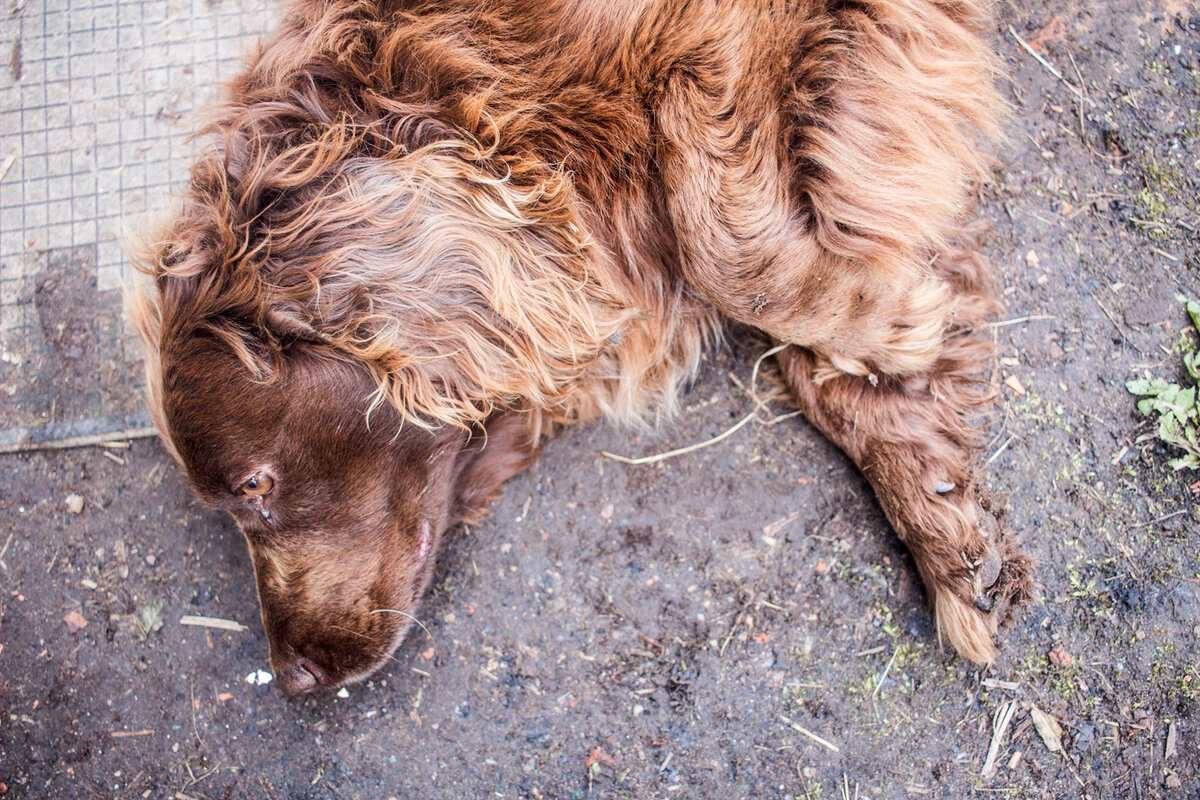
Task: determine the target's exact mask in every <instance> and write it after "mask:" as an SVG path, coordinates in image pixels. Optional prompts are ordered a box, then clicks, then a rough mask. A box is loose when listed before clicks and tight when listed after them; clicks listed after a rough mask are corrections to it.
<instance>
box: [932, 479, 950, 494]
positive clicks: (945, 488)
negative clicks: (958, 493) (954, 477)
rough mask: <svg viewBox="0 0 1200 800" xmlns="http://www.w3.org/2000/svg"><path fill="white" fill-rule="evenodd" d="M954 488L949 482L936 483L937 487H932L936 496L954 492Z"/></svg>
mask: <svg viewBox="0 0 1200 800" xmlns="http://www.w3.org/2000/svg"><path fill="white" fill-rule="evenodd" d="M954 486H955V484H953V483H951V482H950V481H938V482H937V486H934V487H933V490H934V491H935V492H937V493H938V494H945V493H946V492H951V491H954Z"/></svg>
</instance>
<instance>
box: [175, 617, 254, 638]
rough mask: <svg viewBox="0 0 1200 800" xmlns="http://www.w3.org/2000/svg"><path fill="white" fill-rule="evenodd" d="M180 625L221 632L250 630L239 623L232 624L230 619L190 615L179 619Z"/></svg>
mask: <svg viewBox="0 0 1200 800" xmlns="http://www.w3.org/2000/svg"><path fill="white" fill-rule="evenodd" d="M179 624H180V625H195V626H197V627H200V628H219V629H221V630H223V631H236V632H238V633H241V632H242V631H248V630H250V629H249V628H248V627H246V626H245V625H243V624H241V623H240V622H234V621H233V620H231V619H219V618H217V617H196V616H193V615H191V614H184V615H183V616H182V617H180V618H179Z"/></svg>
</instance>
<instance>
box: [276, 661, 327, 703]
mask: <svg viewBox="0 0 1200 800" xmlns="http://www.w3.org/2000/svg"><path fill="white" fill-rule="evenodd" d="M275 669H276V674H275V677H276V679H277V680H278V681H279V688H280V689H283V691H284V694H286V695H287V696H288V697H295V696H296V695H301V694H308V693H309V692H311V691H312V690H313V689H316V688H318V687H328V686H329V685H330V684H329V680H328V675H327V674H326V672H325V670H323V669H321V668H320V667H318V666H317V665H316V664H315V663H313V662H312V661H309V660H308V659H307V658H304V657H303V656H295V657H294V658H285V659H279V663H277V664H276V665H275Z"/></svg>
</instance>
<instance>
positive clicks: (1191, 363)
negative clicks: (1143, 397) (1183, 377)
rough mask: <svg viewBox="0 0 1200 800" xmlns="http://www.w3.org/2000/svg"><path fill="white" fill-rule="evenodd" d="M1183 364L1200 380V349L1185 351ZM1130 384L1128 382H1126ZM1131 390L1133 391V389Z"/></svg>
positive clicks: (1190, 373)
mask: <svg viewBox="0 0 1200 800" xmlns="http://www.w3.org/2000/svg"><path fill="white" fill-rule="evenodd" d="M1183 366H1184V367H1185V368H1186V369H1187V371H1188V375H1191V376H1192V378H1194V379H1195V380H1198V381H1200V350H1197V351H1196V352H1194V353H1185V354H1184V356H1183ZM1126 386H1128V384H1126ZM1130 391H1133V390H1132V389H1131V390H1130ZM1133 393H1134V394H1140V392H1133Z"/></svg>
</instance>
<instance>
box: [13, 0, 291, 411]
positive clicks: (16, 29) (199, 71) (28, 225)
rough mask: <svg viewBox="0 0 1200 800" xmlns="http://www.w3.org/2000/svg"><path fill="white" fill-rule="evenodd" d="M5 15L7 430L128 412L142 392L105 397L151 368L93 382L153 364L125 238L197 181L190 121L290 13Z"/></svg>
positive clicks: (24, 0)
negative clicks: (190, 177)
mask: <svg viewBox="0 0 1200 800" xmlns="http://www.w3.org/2000/svg"><path fill="white" fill-rule="evenodd" d="M0 2H3V7H0V48H3V49H2V50H0V55H2V56H3V57H4V59H5V61H6V62H7V66H6V68H4V69H2V71H0V173H2V174H0V429H3V428H11V427H12V426H13V425H26V426H27V425H39V424H45V423H50V422H54V421H62V420H64V419H66V418H68V417H69V416H71V415H75V416H103V415H111V414H123V413H126V412H128V411H131V410H132V408H131V407H130V406H133V405H135V404H136V402H137V401H136V392H133V391H128V387H110V388H113V391H107V392H106V391H97V390H96V387H95V384H96V382H97V381H98V382H99V383H101V384H102V383H103V382H104V380H105V379H108V380H113V381H117V382H122V383H124V382H128V381H129V380H133V379H131V378H130V376H131V375H135V374H136V370H135V369H129V370H115V371H114V370H109V371H108V372H107V373H106V374H105V375H100V376H93V375H90V374H88V370H85V369H80V368H78V367H79V364H80V363H90V364H95V365H99V364H109V363H121V364H126V365H129V364H134V362H137V361H139V360H140V358H141V356H140V346H139V345H138V344H137V343H136V341H135V340H134V339H133V337H132V336H131V333H130V331H129V330H128V326H127V325H126V324H125V323H124V321H123V319H122V314H121V302H120V289H121V287H122V285H123V284H124V283H125V282H127V281H128V280H130V279H131V278H132V277H133V275H132V268H130V267H128V266H127V265H126V263H125V258H124V256H123V252H122V246H121V239H122V236H123V234H124V232H125V231H127V230H129V229H130V228H131V227H136V226H137V225H138V224H139V219H140V218H142V217H144V215H145V214H146V212H147V211H152V210H154V209H158V208H162V207H164V206H166V205H168V204H169V202H170V196H171V194H172V193H173V192H177V191H178V190H179V189H180V188H181V187H182V185H183V184H184V183H185V181H186V178H187V169H188V165H189V162H190V160H191V158H190V157H191V154H192V153H194V149H193V145H191V144H190V143H188V142H187V141H186V140H187V135H188V132H189V130H190V129H191V128H192V127H193V126H194V119H195V117H194V115H193V114H192V113H191V112H193V111H195V110H198V109H200V108H202V107H203V106H204V105H205V104H206V103H207V102H208V101H209V100H210V99H212V97H213V96H214V95H215V93H216V90H217V87H218V86H219V85H220V82H221V81H222V80H224V79H227V78H229V77H230V76H231V75H232V74H233V73H234V72H235V71H236V70H237V68H238V67H239V65H240V64H241V63H242V60H243V56H244V54H245V53H246V52H247V51H248V50H249V49H250V48H251V47H252V46H253V44H254V42H255V41H256V40H257V39H258V37H259V36H260V35H261V34H262V33H264V32H266V31H267V30H268V29H269V27H270V24H271V22H272V21H273V19H274V18H275V16H276V14H277V13H278V9H277V7H276V5H277V4H274V3H272V4H269V3H268V2H267V0H107V1H106V0H0ZM64 264H66V265H67V266H65V267H64ZM51 273H53V275H52V274H51ZM47 286H49V287H50V288H47ZM63 303H68V304H75V305H76V308H74V309H70V308H62V307H57V306H61V305H62V304H63ZM92 303H94V304H95V308H94V310H93V309H92V308H91V304H92ZM78 304H83V307H79V305H78ZM72 313H73V314H74V317H72ZM73 318H79V319H83V320H84V321H85V322H86V321H87V320H88V319H90V320H91V322H90V323H88V324H84V325H83V328H84V329H85V330H82V332H80V331H77V332H76V333H77V334H79V335H78V336H76V337H75V339H76V340H75V341H72V337H71V335H70V334H69V331H68V332H67V333H64V330H65V329H69V328H70V327H71V326H72V324H74V323H73V322H72V321H71V319H73ZM56 320H57V321H56ZM63 320H66V321H65V322H64V321H63ZM77 327H78V326H77ZM80 346H82V347H83V348H84V349H85V350H87V349H89V348H95V349H96V351H97V353H98V354H99V355H95V354H87V353H81V352H80V349H79V348H80ZM85 355H89V356H90V358H84V356H85ZM64 359H66V360H67V361H71V362H72V364H71V366H72V368H71V369H65V370H64V368H63V366H64V363H65V362H64ZM80 359H82V361H81V360H80ZM39 371H41V372H44V373H47V374H38V373H39ZM71 372H74V373H76V375H75V378H74V379H73V381H72V382H71V385H64V384H63V381H62V380H60V379H61V378H62V376H63V375H65V374H67V373H71ZM52 378H54V379H52ZM54 387H57V388H54ZM117 388H124V389H126V390H125V391H118V390H117ZM55 391H57V392H58V393H59V395H58V396H56V397H50V394H53V393H54V392H55ZM89 393H91V394H90V395H89V397H88V398H87V399H86V401H80V402H75V401H76V400H79V399H80V398H81V397H83V396H84V395H88V394H89ZM75 395H78V396H75ZM64 409H70V410H69V411H67V412H65V415H64Z"/></svg>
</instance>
